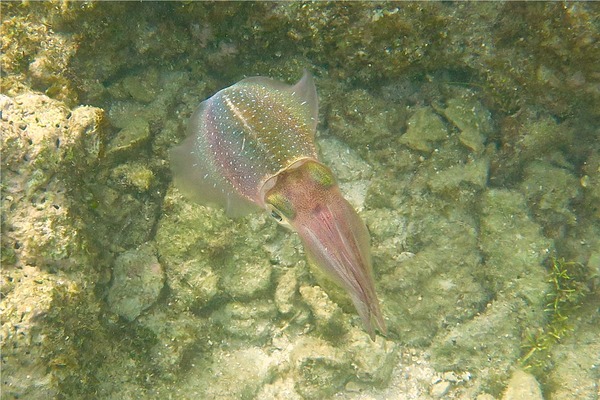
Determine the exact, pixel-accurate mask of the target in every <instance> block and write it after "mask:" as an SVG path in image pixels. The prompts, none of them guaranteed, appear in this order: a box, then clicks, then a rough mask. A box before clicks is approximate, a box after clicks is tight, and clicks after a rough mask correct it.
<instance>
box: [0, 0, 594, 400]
mask: <svg viewBox="0 0 600 400" xmlns="http://www.w3.org/2000/svg"><path fill="white" fill-rule="evenodd" d="M0 7H1V13H0V15H1V25H0V48H1V55H0V57H1V62H2V65H3V70H2V74H1V75H0V84H1V86H2V93H1V94H0V111H1V118H0V129H1V131H2V135H1V142H0V146H1V151H2V160H1V162H2V165H1V167H2V175H1V187H0V189H1V201H2V203H1V204H2V220H1V229H2V235H1V238H0V239H1V243H2V253H1V263H2V276H1V281H0V294H1V297H0V312H1V313H2V326H1V330H0V345H1V347H2V382H1V385H2V388H1V389H2V398H6V399H13V398H28V399H42V398H44V399H45V398H49V397H53V398H92V397H93V398H98V399H107V398H122V399H137V398H168V397H174V398H182V399H188V398H217V397H218V398H231V399H234V398H236V399H238V398H242V399H251V398H278V399H326V398H347V399H364V398H399V399H417V398H478V399H488V400H493V399H499V398H505V399H509V398H519V396H520V397H523V396H529V397H530V398H533V397H531V396H537V397H538V398H539V396H540V390H541V392H542V393H543V394H544V395H545V396H546V395H547V396H548V397H551V398H556V399H568V398H574V397H581V398H594V396H597V391H598V381H599V375H598V374H599V372H598V368H597V365H599V364H600V360H599V359H598V355H599V354H600V350H599V349H598V343H597V342H598V341H597V337H598V334H599V331H598V326H600V324H599V321H598V298H599V297H600V292H599V288H600V224H599V223H598V220H599V218H598V217H599V216H600V208H599V207H598V204H600V191H599V187H600V184H599V183H600V156H599V154H600V142H599V141H598V128H597V126H598V124H597V119H598V110H600V90H599V88H600V85H599V82H600V75H598V72H597V65H596V64H597V60H598V59H600V48H599V47H598V45H597V32H598V31H599V30H600V27H599V26H598V18H597V15H598V6H597V5H596V4H594V3H568V4H563V3H510V2H508V3H478V4H466V3H465V4H451V3H395V2H389V3H388V2H377V3H362V2H352V3H336V2H313V3H301V2H292V3H279V2H249V3H243V2H242V3H237V2H232V3H204V2H172V3H171V2H165V3H160V2H159V3H146V2H144V3H127V2H112V3H111V2H107V3H104V2H22V3H17V2H8V3H7V2H2V3H0ZM303 68H307V69H309V70H310V71H311V72H313V73H314V75H315V79H316V84H317V87H318V93H319V100H320V116H319V128H318V137H317V143H318V145H319V147H320V151H321V154H322V157H323V160H324V162H325V163H327V164H328V165H329V166H331V168H332V170H333V171H334V173H335V174H336V176H337V177H338V178H339V181H340V187H341V189H342V191H343V192H344V194H345V195H346V197H347V198H348V199H349V201H350V202H351V203H352V205H353V206H355V207H356V208H357V210H359V213H360V215H361V217H362V218H364V220H365V221H366V223H367V226H368V229H369V231H370V233H371V236H372V250H373V264H374V274H375V281H376V286H377V290H378V293H379V294H380V297H381V302H382V308H383V313H384V316H385V319H386V323H387V326H388V330H389V332H388V335H387V337H381V336H380V337H378V338H377V340H376V341H375V342H371V341H370V340H369V337H368V335H366V334H365V332H363V331H362V329H361V327H360V321H359V320H358V317H357V316H356V315H355V312H354V311H353V309H352V306H351V303H350V302H349V300H348V299H347V298H346V296H345V295H344V294H343V292H341V291H340V290H337V289H336V288H335V287H334V286H333V285H331V284H330V283H329V282H327V281H326V279H327V278H326V277H324V276H322V275H320V274H319V273H318V272H317V271H313V270H312V269H311V268H310V266H309V265H308V263H307V262H306V260H305V257H304V254H303V253H302V250H301V246H300V242H299V239H298V238H297V237H296V236H293V235H290V234H289V232H286V231H284V230H283V229H281V228H279V227H278V226H277V225H276V224H275V223H274V222H273V221H271V220H270V219H269V218H268V217H267V216H265V215H262V214H254V215H249V216H246V217H244V218H241V219H238V220H232V219H230V218H228V217H227V216H226V215H225V214H224V213H223V212H222V211H221V210H217V209H212V208H208V207H204V206H201V205H198V204H193V203H191V202H189V201H187V200H185V199H184V198H183V197H182V195H181V194H180V193H179V192H178V191H177V190H176V189H175V188H173V186H172V185H171V175H170V170H169V165H168V157H167V152H168V150H169V148H171V147H172V146H173V145H175V144H176V143H177V142H179V141H180V140H181V139H182V138H183V137H184V135H185V124H186V121H187V119H188V117H189V116H190V114H191V113H192V111H193V110H194V109H195V108H196V107H197V105H198V103H199V102H200V101H201V100H203V99H204V98H206V97H208V96H209V95H211V94H213V93H214V92H215V91H216V90H218V89H220V88H222V87H224V86H227V85H229V84H231V83H233V82H237V81H238V80H240V79H241V78H242V77H244V76H250V75H266V76H271V77H273V78H277V79H282V80H288V81H289V82H293V81H295V80H297V79H298V77H299V76H300V75H301V73H302V69H303ZM563 258H564V260H567V261H564V262H563V261H558V260H563ZM557 262H558V264H557ZM575 266H577V267H575ZM563 322H564V323H563ZM521 369H525V372H522V371H520V370H521ZM540 388H541V389H540Z"/></svg>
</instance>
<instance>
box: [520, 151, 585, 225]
mask: <svg viewBox="0 0 600 400" xmlns="http://www.w3.org/2000/svg"><path fill="white" fill-rule="evenodd" d="M521 192H522V193H523V194H524V195H525V197H526V198H527V202H528V204H529V206H530V207H531V208H532V210H533V211H534V213H535V216H536V219H537V220H538V221H539V222H541V223H542V224H543V225H544V227H545V228H546V231H548V232H551V233H552V232H554V235H552V236H558V235H557V233H558V232H561V231H563V230H564V229H565V226H564V225H569V226H573V225H575V224H576V223H577V217H576V215H575V210H574V208H573V206H572V205H571V203H572V202H574V200H575V199H577V198H579V197H580V196H581V185H580V183H579V180H578V179H577V178H576V177H575V176H574V174H573V173H571V172H569V171H568V170H566V169H564V168H558V167H555V166H554V165H552V164H550V163H546V162H541V161H534V162H532V163H530V164H529V165H528V166H527V167H526V168H525V179H524V180H523V183H522V184H521ZM560 236H562V234H561V235H560Z"/></svg>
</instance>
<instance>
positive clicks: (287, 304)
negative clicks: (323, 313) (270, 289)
mask: <svg viewBox="0 0 600 400" xmlns="http://www.w3.org/2000/svg"><path fill="white" fill-rule="evenodd" d="M297 288H298V278H297V276H296V269H295V268H290V269H288V270H286V271H285V273H284V274H283V275H282V276H281V277H280V278H279V282H278V283H277V288H276V289H275V304H276V305H277V310H278V311H279V312H280V313H282V314H289V313H290V312H291V311H292V310H293V307H294V304H293V303H294V298H295V297H296V290H297Z"/></svg>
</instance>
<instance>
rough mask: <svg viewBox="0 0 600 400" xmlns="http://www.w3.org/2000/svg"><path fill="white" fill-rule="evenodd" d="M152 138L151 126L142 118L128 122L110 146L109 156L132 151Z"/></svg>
mask: <svg viewBox="0 0 600 400" xmlns="http://www.w3.org/2000/svg"><path fill="white" fill-rule="evenodd" d="M149 138H150V125H149V124H148V121H146V120H144V119H142V118H134V119H131V120H129V121H128V123H127V125H126V126H124V127H123V128H122V129H121V130H120V131H119V133H117V135H116V136H115V137H114V139H113V140H111V142H110V143H109V145H108V149H107V152H106V153H107V155H112V154H116V153H123V152H128V151H131V150H133V149H135V148H137V147H139V146H140V145H142V144H143V143H146V141H147V140H148V139H149Z"/></svg>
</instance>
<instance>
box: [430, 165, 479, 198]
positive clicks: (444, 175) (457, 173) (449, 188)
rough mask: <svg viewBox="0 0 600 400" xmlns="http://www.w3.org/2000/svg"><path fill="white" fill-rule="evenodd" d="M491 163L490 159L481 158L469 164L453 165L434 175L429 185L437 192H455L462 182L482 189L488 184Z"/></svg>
mask: <svg viewBox="0 0 600 400" xmlns="http://www.w3.org/2000/svg"><path fill="white" fill-rule="evenodd" d="M489 164H490V163H489V160H487V159H485V158H481V159H478V160H476V161H473V162H471V163H468V164H462V165H456V166H452V167H450V168H447V169H445V170H443V171H440V172H439V173H438V174H436V175H434V176H433V177H432V178H431V179H430V180H429V181H428V184H429V187H430V188H431V190H432V191H433V192H435V193H448V192H455V191H457V190H459V188H460V185H462V184H469V185H472V186H473V187H474V188H476V189H478V190H482V189H484V188H485V187H486V184H487V178H488V173H489V168H490V165H489Z"/></svg>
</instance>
